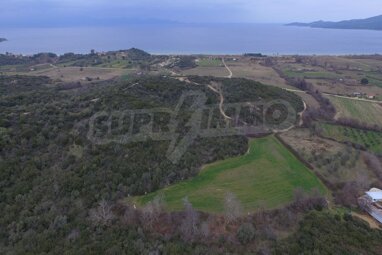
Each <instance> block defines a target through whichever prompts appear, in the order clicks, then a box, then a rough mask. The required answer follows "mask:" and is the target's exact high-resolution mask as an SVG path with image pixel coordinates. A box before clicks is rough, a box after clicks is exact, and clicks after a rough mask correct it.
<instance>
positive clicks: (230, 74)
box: [222, 58, 233, 79]
mask: <svg viewBox="0 0 382 255" xmlns="http://www.w3.org/2000/svg"><path fill="white" fill-rule="evenodd" d="M222 62H223V64H224V66H225V68H226V69H227V71H228V72H229V75H227V78H229V79H231V78H232V76H233V73H232V71H231V69H229V67H228V66H227V64H226V63H225V61H224V58H222Z"/></svg>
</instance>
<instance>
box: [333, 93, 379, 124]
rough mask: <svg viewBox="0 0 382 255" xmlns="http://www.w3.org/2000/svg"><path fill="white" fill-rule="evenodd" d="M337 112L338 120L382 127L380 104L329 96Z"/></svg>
mask: <svg viewBox="0 0 382 255" xmlns="http://www.w3.org/2000/svg"><path fill="white" fill-rule="evenodd" d="M328 98H329V99H330V101H331V102H332V103H333V104H334V106H335V107H336V110H337V114H336V118H337V119H338V118H341V117H345V118H352V119H356V120H359V121H361V122H365V123H367V124H377V125H382V106H381V105H380V104H378V103H371V102H365V101H360V100H353V99H346V98H339V97H333V96H328Z"/></svg>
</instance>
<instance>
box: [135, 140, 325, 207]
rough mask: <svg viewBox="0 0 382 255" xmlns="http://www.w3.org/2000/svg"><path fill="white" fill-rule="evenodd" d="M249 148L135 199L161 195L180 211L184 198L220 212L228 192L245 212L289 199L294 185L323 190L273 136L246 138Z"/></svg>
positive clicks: (150, 198) (285, 201) (144, 199)
mask: <svg viewBox="0 0 382 255" xmlns="http://www.w3.org/2000/svg"><path fill="white" fill-rule="evenodd" d="M249 147H250V148H249V152H248V153H247V154H246V155H243V156H239V157H235V158H231V159H227V160H223V161H219V162H216V163H213V164H210V165H207V166H206V167H205V168H204V169H203V170H202V171H201V173H200V174H199V175H198V176H196V177H194V178H192V179H190V180H187V181H183V182H181V183H178V184H175V185H172V186H170V187H168V188H165V189H162V190H159V191H157V192H155V193H151V194H148V195H145V196H141V197H137V198H136V199H135V200H136V201H137V202H138V203H139V204H145V203H147V202H149V201H151V200H153V199H154V198H155V197H156V196H157V195H158V194H163V195H164V199H165V201H166V204H167V207H168V209H170V210H180V209H182V207H183V206H182V199H183V198H184V197H188V199H189V201H190V202H191V203H192V204H193V206H194V207H195V208H196V209H198V210H202V211H208V212H222V211H223V203H224V202H223V201H224V197H225V195H226V193H227V192H232V193H234V194H235V195H236V196H237V198H238V199H239V200H240V202H241V203H242V205H243V208H244V209H245V210H246V211H253V210H256V209H257V208H259V207H264V206H265V207H267V208H276V207H279V206H281V205H285V204H286V203H288V202H291V201H292V199H293V192H294V190H295V189H296V188H302V189H304V190H311V189H313V188H318V189H319V190H320V191H321V192H324V191H325V188H324V186H323V185H322V184H321V183H320V181H319V180H318V179H317V178H316V176H315V175H314V174H313V173H312V172H310V170H309V169H308V168H306V167H305V166H304V165H303V164H302V163H301V162H300V161H299V160H298V159H296V158H295V157H294V155H293V154H292V153H291V152H289V151H288V150H287V149H286V148H285V147H284V146H283V145H282V144H281V143H280V142H279V141H278V140H277V139H276V138H275V137H274V136H269V137H265V138H260V139H253V140H250V142H249Z"/></svg>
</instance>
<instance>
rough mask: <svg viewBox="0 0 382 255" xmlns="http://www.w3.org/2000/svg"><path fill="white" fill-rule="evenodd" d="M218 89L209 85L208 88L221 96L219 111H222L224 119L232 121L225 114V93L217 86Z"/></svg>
mask: <svg viewBox="0 0 382 255" xmlns="http://www.w3.org/2000/svg"><path fill="white" fill-rule="evenodd" d="M216 87H217V88H215V87H214V86H213V85H208V88H209V89H210V90H212V91H213V92H215V93H217V94H219V97H220V102H219V110H220V114H221V115H222V116H223V117H224V119H226V120H232V118H231V117H229V116H228V115H227V114H226V113H225V112H224V95H223V92H222V90H221V88H220V86H218V85H217V86H216Z"/></svg>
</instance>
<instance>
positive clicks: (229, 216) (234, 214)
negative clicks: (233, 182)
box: [224, 192, 243, 223]
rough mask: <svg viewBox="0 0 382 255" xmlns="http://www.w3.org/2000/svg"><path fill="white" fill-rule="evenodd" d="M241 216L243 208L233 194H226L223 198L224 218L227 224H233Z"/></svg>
mask: <svg viewBox="0 0 382 255" xmlns="http://www.w3.org/2000/svg"><path fill="white" fill-rule="evenodd" d="M242 214H243V208H242V206H241V204H240V201H239V200H238V199H237V197H236V196H235V194H233V193H231V192H228V193H227V194H226V195H225V198H224V218H225V220H226V222H227V223H232V222H235V221H236V220H237V219H238V218H239V217H240V216H242Z"/></svg>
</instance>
